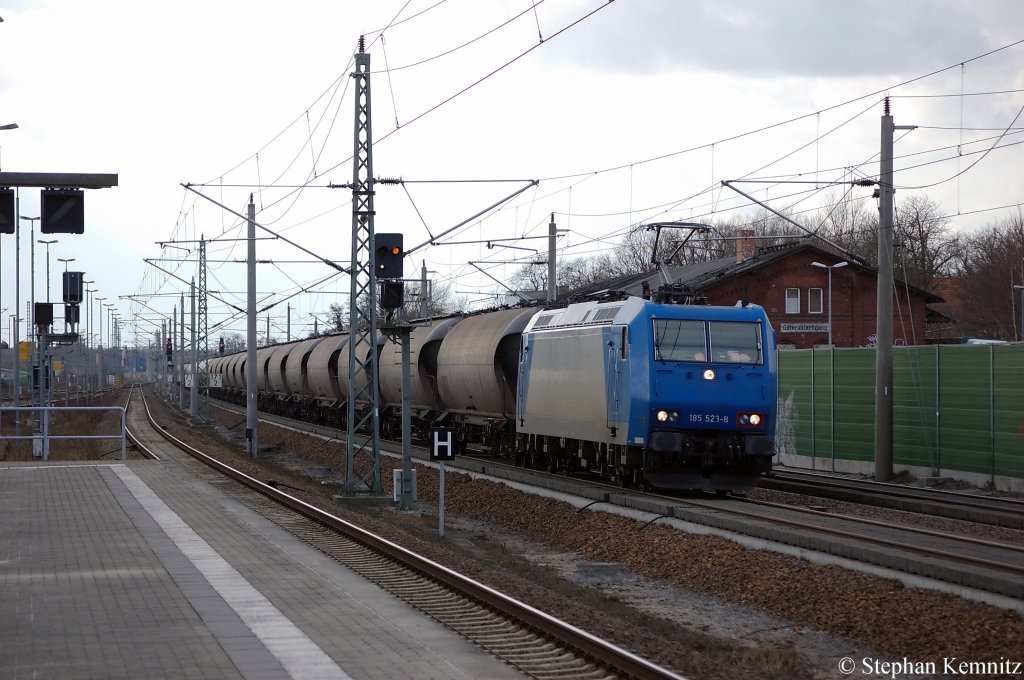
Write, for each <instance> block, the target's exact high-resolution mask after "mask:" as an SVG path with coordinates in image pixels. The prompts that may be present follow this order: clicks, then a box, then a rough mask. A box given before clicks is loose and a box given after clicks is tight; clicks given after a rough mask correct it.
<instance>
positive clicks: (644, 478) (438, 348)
mask: <svg viewBox="0 0 1024 680" xmlns="http://www.w3.org/2000/svg"><path fill="white" fill-rule="evenodd" d="M774 335H775V334H774V331H773V330H772V328H771V325H770V324H769V322H768V319H767V317H766V316H765V313H764V310H763V309H761V308H760V307H758V306H756V305H737V306H736V307H713V306H707V305H684V304H670V303H665V302H655V301H651V300H648V299H642V298H637V297H622V298H619V299H613V300H607V301H600V302H598V301H591V302H580V303H576V304H570V305H567V306H565V307H561V308H553V309H538V308H536V307H533V308H530V307H522V308H512V309H501V310H497V311H491V312H485V313H481V314H476V315H472V316H466V317H453V318H449V319H444V320H440V321H435V322H434V323H433V325H430V326H419V327H417V328H415V329H414V330H413V332H412V334H411V337H410V358H411V365H410V370H411V378H412V380H411V383H410V387H411V389H410V394H409V403H410V411H411V418H412V422H413V432H414V437H422V438H425V436H426V433H427V431H428V429H429V427H430V426H431V425H439V424H447V425H450V426H453V427H454V428H455V429H456V432H457V437H458V443H459V445H460V446H461V447H462V448H463V450H470V449H477V450H484V451H488V452H492V453H495V454H497V455H501V456H504V457H507V458H509V459H511V460H514V461H515V462H516V463H518V464H521V465H530V466H541V467H544V468H546V469H549V470H552V471H562V472H566V473H572V472H576V471H587V472H592V473H598V474H600V475H602V476H604V477H606V478H609V479H613V480H616V481H617V482H619V483H620V484H622V485H624V486H625V485H630V486H640V487H653V488H667V489H709V490H717V491H728V490H733V489H741V488H748V487H750V486H753V485H754V484H756V482H757V479H758V478H759V477H760V476H761V474H762V473H764V472H767V471H768V470H770V468H771V459H772V455H773V444H774V431H775V408H776V407H775V404H776V392H777V386H776V383H777V371H776V363H775V362H776V357H775V341H774ZM347 342H348V336H347V335H345V334H341V335H332V336H327V337H323V338H312V339H309V340H303V341H299V342H293V343H288V344H284V345H276V346H272V347H264V348H260V349H259V350H258V351H257V355H256V359H257V367H256V375H257V384H258V389H259V393H260V395H259V403H260V408H261V409H263V410H268V411H272V412H278V413H282V414H285V415H289V416H292V417H301V418H305V419H309V420H313V421H318V422H324V423H329V424H333V425H336V426H340V427H344V426H345V423H344V416H345V412H346V408H345V406H346V399H347V397H348V394H349V393H350V392H349V389H348V383H349V376H348V347H347ZM360 351H363V352H367V351H369V348H368V347H364V348H360ZM376 351H377V352H378V367H379V381H378V386H379V392H380V403H381V412H380V423H381V430H382V431H381V434H382V436H383V437H385V438H398V437H397V435H398V433H399V432H400V431H401V428H400V423H401V404H402V393H401V371H402V367H401V349H400V347H399V346H398V345H397V344H395V343H393V342H391V341H390V340H386V339H384V338H381V339H380V341H379V345H378V347H377V348H376ZM245 362H246V358H245V354H244V353H241V354H235V355H231V356H226V357H218V358H216V359H214V360H212V362H211V370H212V371H213V372H217V373H222V374H223V375H224V378H223V384H224V388H223V389H221V390H219V391H217V392H218V393H215V396H219V397H222V398H225V399H228V400H233V401H236V402H241V401H242V400H243V399H244V395H245V374H246V366H245ZM360 379H365V378H363V377H360ZM362 406H363V405H359V404H357V407H362Z"/></svg>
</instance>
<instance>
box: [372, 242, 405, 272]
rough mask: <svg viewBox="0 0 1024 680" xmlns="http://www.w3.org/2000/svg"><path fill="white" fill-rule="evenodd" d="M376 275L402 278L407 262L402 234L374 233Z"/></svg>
mask: <svg viewBox="0 0 1024 680" xmlns="http://www.w3.org/2000/svg"><path fill="white" fill-rule="evenodd" d="M373 247H374V251H375V255H376V258H375V260H374V271H373V273H374V275H376V277H377V278H379V279H400V278H402V274H403V270H404V267H403V264H404V262H405V248H404V247H403V246H402V235H401V234H397V233H396V234H374V235H373Z"/></svg>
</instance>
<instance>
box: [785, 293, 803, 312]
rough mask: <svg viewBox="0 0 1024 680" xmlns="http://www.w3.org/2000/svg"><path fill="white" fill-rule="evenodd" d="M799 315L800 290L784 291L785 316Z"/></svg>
mask: <svg viewBox="0 0 1024 680" xmlns="http://www.w3.org/2000/svg"><path fill="white" fill-rule="evenodd" d="M799 313H800V289H799V288H787V289H786V314H799Z"/></svg>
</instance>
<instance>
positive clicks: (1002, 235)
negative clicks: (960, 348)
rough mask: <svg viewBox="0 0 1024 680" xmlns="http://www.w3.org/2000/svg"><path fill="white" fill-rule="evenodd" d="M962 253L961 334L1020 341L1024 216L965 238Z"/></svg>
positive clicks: (960, 281)
mask: <svg viewBox="0 0 1024 680" xmlns="http://www.w3.org/2000/svg"><path fill="white" fill-rule="evenodd" d="M961 251H962V253H963V255H962V257H961V258H959V270H960V271H959V273H960V279H959V283H960V292H961V295H962V296H963V301H962V302H963V305H962V308H961V309H960V310H958V311H959V314H960V317H961V318H960V319H958V321H959V322H960V329H961V331H962V332H963V334H965V335H968V336H977V337H983V338H991V339H994V340H1014V339H1016V338H1017V336H1018V333H1019V328H1020V314H1021V310H1020V309H1019V307H1020V304H1019V300H1020V291H1017V290H1014V288H1013V286H1014V285H1018V286H1019V285H1024V214H1022V213H1018V214H1016V215H1014V216H1012V217H1009V218H1007V219H1005V220H1002V221H1000V222H997V223H995V224H993V225H991V226H990V227H988V228H986V229H984V230H981V231H979V232H977V233H974V234H971V235H969V236H965V237H964V238H963V239H962V248H961ZM1015 310H1016V312H1017V313H1016V315H1015V314H1014V311H1015Z"/></svg>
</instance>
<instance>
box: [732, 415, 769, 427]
mask: <svg viewBox="0 0 1024 680" xmlns="http://www.w3.org/2000/svg"><path fill="white" fill-rule="evenodd" d="M763 421H764V416H763V415H761V414H760V413H737V414H736V424H737V425H739V426H740V427H761V424H762V422H763Z"/></svg>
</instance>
